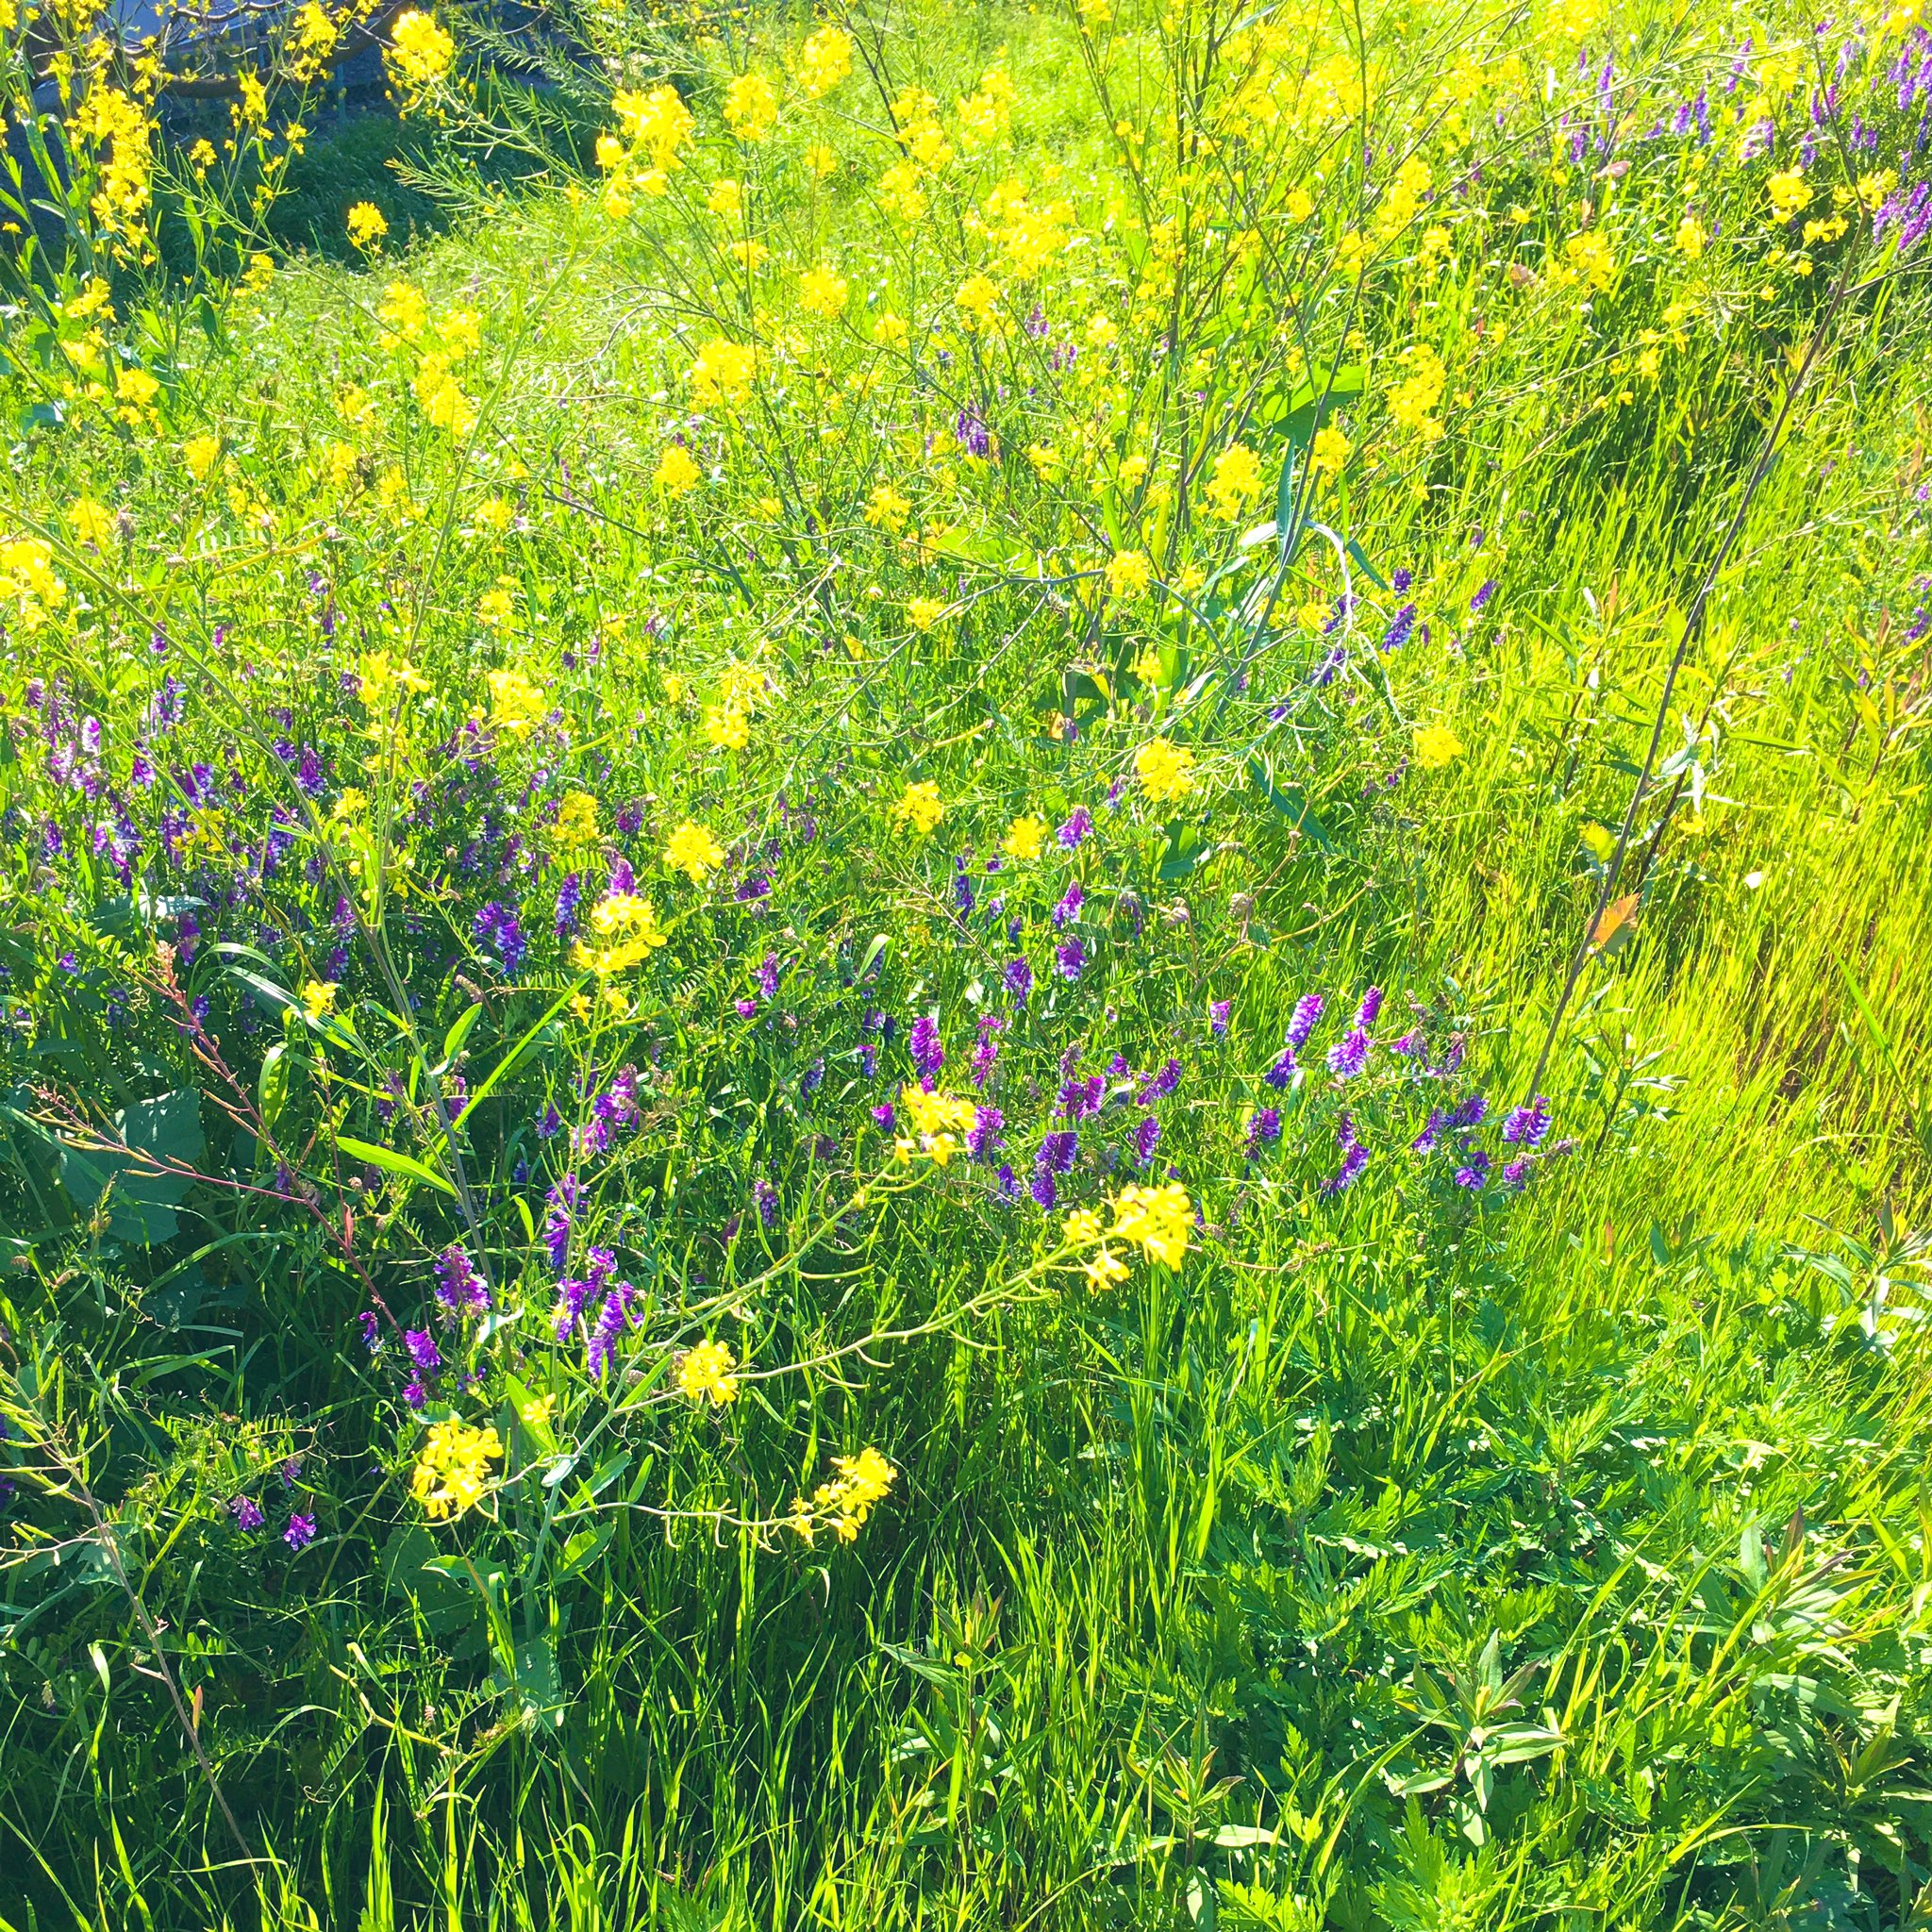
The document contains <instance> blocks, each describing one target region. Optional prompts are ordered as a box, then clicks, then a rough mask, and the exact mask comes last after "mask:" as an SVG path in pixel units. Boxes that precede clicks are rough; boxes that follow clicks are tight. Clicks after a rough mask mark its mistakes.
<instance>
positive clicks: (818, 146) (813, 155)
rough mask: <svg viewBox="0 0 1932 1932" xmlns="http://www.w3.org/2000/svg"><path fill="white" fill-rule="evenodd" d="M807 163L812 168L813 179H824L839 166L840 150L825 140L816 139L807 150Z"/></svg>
mask: <svg viewBox="0 0 1932 1932" xmlns="http://www.w3.org/2000/svg"><path fill="white" fill-rule="evenodd" d="M805 165H806V166H807V167H808V168H809V169H810V170H811V175H812V179H813V180H815V181H823V180H824V178H825V176H826V175H829V174H831V173H832V172H833V171H834V170H835V169H836V168H837V167H838V165H839V151H838V150H837V149H836V148H833V147H828V146H827V145H826V144H825V143H824V142H823V141H815V142H812V143H811V145H810V146H809V147H808V148H807V149H806V151H805Z"/></svg>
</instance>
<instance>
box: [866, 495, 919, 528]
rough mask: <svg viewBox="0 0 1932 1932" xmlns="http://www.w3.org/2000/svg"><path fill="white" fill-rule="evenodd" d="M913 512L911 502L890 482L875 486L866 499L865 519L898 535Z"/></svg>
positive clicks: (875, 526) (874, 525) (876, 526)
mask: <svg viewBox="0 0 1932 1932" xmlns="http://www.w3.org/2000/svg"><path fill="white" fill-rule="evenodd" d="M911 514H912V506H911V504H910V503H908V501H907V499H906V498H905V497H903V496H901V495H900V494H899V492H898V491H896V490H894V489H893V488H892V486H891V484H890V483H875V484H874V486H873V492H872V495H871V496H870V497H869V498H868V499H867V500H866V506H865V520H866V522H867V523H869V524H871V525H873V527H874V529H879V530H885V531H887V532H889V533H890V534H891V535H892V536H894V537H896V536H897V535H898V534H899V532H900V531H901V530H903V529H904V528H905V527H906V519H907V518H908V517H909V516H910V515H911Z"/></svg>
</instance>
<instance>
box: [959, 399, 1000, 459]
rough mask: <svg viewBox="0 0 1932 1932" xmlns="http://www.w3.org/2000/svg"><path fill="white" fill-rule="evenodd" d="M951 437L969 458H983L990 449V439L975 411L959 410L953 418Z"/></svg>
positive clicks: (985, 427)
mask: <svg viewBox="0 0 1932 1932" xmlns="http://www.w3.org/2000/svg"><path fill="white" fill-rule="evenodd" d="M953 437H954V440H955V441H957V442H958V445H959V447H960V448H961V449H963V450H964V451H965V452H966V454H967V455H968V456H969V457H984V456H986V455H988V454H989V453H990V452H991V449H992V438H991V435H990V434H989V433H988V430H987V426H986V425H985V424H984V423H983V422H981V421H980V419H979V413H978V411H977V410H975V409H961V410H960V411H959V413H958V415H957V416H956V417H954V419H953Z"/></svg>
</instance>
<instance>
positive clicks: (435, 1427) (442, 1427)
mask: <svg viewBox="0 0 1932 1932" xmlns="http://www.w3.org/2000/svg"><path fill="white" fill-rule="evenodd" d="M502 1460H503V1441H502V1439H501V1438H500V1437H499V1436H498V1435H497V1433H496V1430H495V1429H494V1428H493V1427H483V1428H476V1427H473V1426H472V1425H471V1424H468V1423H465V1422H461V1421H458V1419H457V1418H456V1417H455V1416H451V1417H449V1418H448V1419H447V1420H446V1421H443V1422H440V1423H432V1424H430V1428H429V1436H428V1440H427V1441H425V1443H424V1444H423V1454H422V1456H421V1457H420V1458H419V1459H418V1461H417V1463H416V1469H415V1474H413V1475H411V1476H410V1478H409V1490H410V1493H411V1494H412V1495H414V1497H415V1498H416V1500H417V1502H419V1503H420V1504H422V1506H423V1507H424V1509H425V1512H426V1513H427V1514H428V1515H430V1516H432V1517H435V1518H439V1519H441V1518H442V1517H456V1516H460V1515H461V1514H462V1513H463V1512H464V1510H466V1509H470V1508H474V1507H475V1505H476V1504H478V1503H480V1502H481V1501H482V1500H483V1498H484V1497H485V1496H486V1495H488V1494H489V1492H490V1474H491V1473H490V1465H491V1463H492V1462H501V1461H502Z"/></svg>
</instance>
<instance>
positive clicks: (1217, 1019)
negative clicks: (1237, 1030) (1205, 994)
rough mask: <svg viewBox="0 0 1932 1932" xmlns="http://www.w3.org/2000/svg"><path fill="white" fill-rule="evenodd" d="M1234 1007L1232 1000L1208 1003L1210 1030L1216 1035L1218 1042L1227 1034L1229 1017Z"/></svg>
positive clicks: (1210, 1001)
mask: <svg viewBox="0 0 1932 1932" xmlns="http://www.w3.org/2000/svg"><path fill="white" fill-rule="evenodd" d="M1233 1006H1234V1002H1233V1001H1232V1000H1209V1001H1208V1031H1209V1032H1210V1033H1212V1034H1213V1035H1214V1037H1215V1039H1216V1040H1220V1039H1222V1038H1224V1036H1225V1034H1226V1032H1227V1016H1228V1013H1229V1011H1230V1010H1231V1009H1232V1008H1233Z"/></svg>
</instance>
